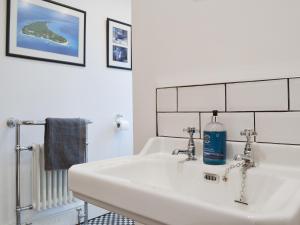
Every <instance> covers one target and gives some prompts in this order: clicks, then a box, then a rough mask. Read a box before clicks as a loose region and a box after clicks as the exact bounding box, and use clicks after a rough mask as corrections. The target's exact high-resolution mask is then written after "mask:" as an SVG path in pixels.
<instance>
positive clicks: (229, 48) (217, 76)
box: [133, 0, 300, 152]
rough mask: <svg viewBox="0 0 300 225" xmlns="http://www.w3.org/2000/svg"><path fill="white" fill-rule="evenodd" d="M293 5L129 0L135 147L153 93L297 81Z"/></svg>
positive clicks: (292, 1)
mask: <svg viewBox="0 0 300 225" xmlns="http://www.w3.org/2000/svg"><path fill="white" fill-rule="evenodd" d="M299 10H300V2H299V1H298V0H245V1H240V0H227V1H218V0H164V1H161V0H152V1H147V0H133V25H134V29H133V31H134V33H133V38H134V40H135V41H134V64H135V66H134V71H133V87H134V89H133V93H134V146H135V151H136V152H138V151H139V150H140V149H141V146H143V144H144V143H145V141H146V140H147V139H148V138H149V137H151V136H153V135H155V94H154V93H155V90H154V89H155V87H162V86H170V85H190V84H202V83H213V82H226V81H240V80H254V79H266V78H278V77H290V76H299V74H300V64H299V60H300V43H299V38H300V29H299V25H300V22H299V21H300V14H299Z"/></svg>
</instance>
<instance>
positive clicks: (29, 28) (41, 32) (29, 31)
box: [22, 21, 68, 45]
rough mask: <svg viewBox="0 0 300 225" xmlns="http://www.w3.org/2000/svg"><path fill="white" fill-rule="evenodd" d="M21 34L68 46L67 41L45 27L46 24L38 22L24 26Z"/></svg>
mask: <svg viewBox="0 0 300 225" xmlns="http://www.w3.org/2000/svg"><path fill="white" fill-rule="evenodd" d="M22 32H23V34H25V35H30V36H33V37H37V38H45V39H47V40H49V41H53V42H55V43H57V44H63V45H68V40H67V39H66V38H64V37H63V36H60V35H58V34H56V33H55V32H53V31H52V30H50V29H49V28H48V26H47V22H42V21H38V22H34V23H31V24H29V25H26V26H24V27H23V29H22Z"/></svg>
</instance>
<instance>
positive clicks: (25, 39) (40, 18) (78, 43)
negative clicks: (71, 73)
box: [6, 0, 86, 66]
mask: <svg viewBox="0 0 300 225" xmlns="http://www.w3.org/2000/svg"><path fill="white" fill-rule="evenodd" d="M6 56H11V57H18V58H25V59H32V60H40V61H46V62H54V63H63V64H69V65H75V66H86V12H85V11H83V10H80V9H77V8H74V7H71V6H68V5H64V4H61V3H58V2H54V1H50V0H7V25H6Z"/></svg>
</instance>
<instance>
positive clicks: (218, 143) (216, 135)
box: [203, 131, 226, 160]
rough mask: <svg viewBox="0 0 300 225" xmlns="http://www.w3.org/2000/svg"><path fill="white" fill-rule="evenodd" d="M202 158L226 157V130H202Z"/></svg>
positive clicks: (222, 158) (216, 158)
mask: <svg viewBox="0 0 300 225" xmlns="http://www.w3.org/2000/svg"><path fill="white" fill-rule="evenodd" d="M203 145H204V148H203V149H204V151H203V158H204V160H225V159H226V131H204V140H203Z"/></svg>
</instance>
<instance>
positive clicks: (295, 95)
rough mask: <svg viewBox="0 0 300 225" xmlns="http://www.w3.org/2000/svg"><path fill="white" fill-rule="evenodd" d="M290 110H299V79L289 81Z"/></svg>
mask: <svg viewBox="0 0 300 225" xmlns="http://www.w3.org/2000/svg"><path fill="white" fill-rule="evenodd" d="M290 95H291V110H300V78H298V79H290Z"/></svg>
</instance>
